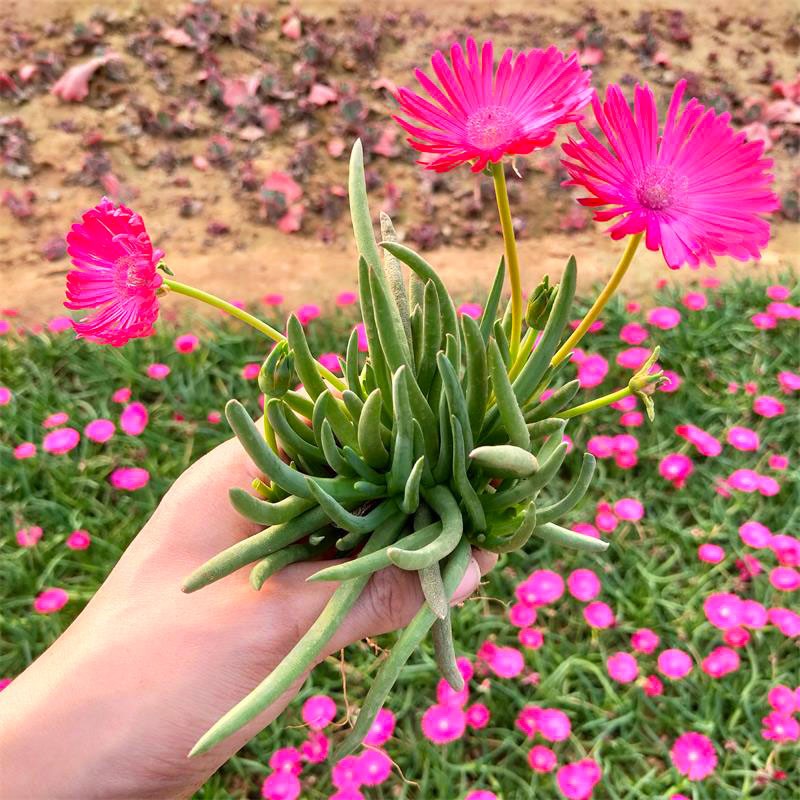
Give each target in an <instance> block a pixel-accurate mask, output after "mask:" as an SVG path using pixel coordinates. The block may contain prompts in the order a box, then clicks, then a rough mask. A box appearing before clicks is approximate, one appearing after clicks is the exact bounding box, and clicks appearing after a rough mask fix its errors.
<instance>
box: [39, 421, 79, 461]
mask: <svg viewBox="0 0 800 800" xmlns="http://www.w3.org/2000/svg"><path fill="white" fill-rule="evenodd" d="M80 439H81V435H80V434H79V433H78V431H76V430H75V428H58V429H57V430H54V431H50V433H48V434H47V436H45V437H44V439H43V440H42V450H44V451H45V452H47V453H52V454H53V455H59V456H60V455H63V454H64V453H69V451H70V450H73V449H74V448H75V447H77V446H78V442H79V441H80Z"/></svg>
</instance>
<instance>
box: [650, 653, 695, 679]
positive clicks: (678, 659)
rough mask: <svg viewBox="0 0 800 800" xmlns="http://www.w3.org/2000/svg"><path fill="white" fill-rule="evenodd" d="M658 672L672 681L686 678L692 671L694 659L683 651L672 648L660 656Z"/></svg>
mask: <svg viewBox="0 0 800 800" xmlns="http://www.w3.org/2000/svg"><path fill="white" fill-rule="evenodd" d="M657 664H658V671H659V672H660V673H661V674H662V675H665V676H666V677H667V678H672V680H676V681H677V680H680V679H681V678H685V677H686V676H687V675H688V674H689V673H690V672H691V671H692V657H691V656H690V655H689V654H688V653H685V652H684V651H683V650H678V649H677V648H670V649H669V650H662V651H661V652H660V653H659V654H658V661H657Z"/></svg>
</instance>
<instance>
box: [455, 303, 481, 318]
mask: <svg viewBox="0 0 800 800" xmlns="http://www.w3.org/2000/svg"><path fill="white" fill-rule="evenodd" d="M456 311H457V312H458V313H459V314H466V316H468V317H472V319H480V318H481V315H482V314H483V308H481V306H479V305H478V304H477V303H462V304H461V305H460V306H459V307H458V308H457V309H456Z"/></svg>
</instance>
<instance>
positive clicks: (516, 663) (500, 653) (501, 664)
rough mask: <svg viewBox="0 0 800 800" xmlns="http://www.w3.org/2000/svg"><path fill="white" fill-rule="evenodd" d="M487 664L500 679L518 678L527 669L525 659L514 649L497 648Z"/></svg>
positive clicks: (493, 650)
mask: <svg viewBox="0 0 800 800" xmlns="http://www.w3.org/2000/svg"><path fill="white" fill-rule="evenodd" d="M486 663H487V664H488V666H489V669H490V670H491V671H492V672H493V673H494V674H495V675H497V677H498V678H516V677H517V675H519V674H520V673H521V672H522V670H523V669H525V659H524V658H523V656H522V653H520V651H519V650H517V649H516V648H514V647H495V648H493V649H492V653H491V656H490V657H489V658H488V659H487V661H486Z"/></svg>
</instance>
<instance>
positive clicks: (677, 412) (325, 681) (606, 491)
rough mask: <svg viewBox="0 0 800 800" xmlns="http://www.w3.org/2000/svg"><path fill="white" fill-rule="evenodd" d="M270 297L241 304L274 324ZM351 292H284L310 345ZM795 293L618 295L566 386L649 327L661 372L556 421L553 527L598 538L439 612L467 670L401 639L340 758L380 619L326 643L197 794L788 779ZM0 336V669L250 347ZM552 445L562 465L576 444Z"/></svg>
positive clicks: (46, 625)
mask: <svg viewBox="0 0 800 800" xmlns="http://www.w3.org/2000/svg"><path fill="white" fill-rule="evenodd" d="M704 274H706V275H708V274H709V273H704ZM753 274H754V276H755V275H757V273H753ZM465 299H468V298H465ZM281 302H282V300H281V298H280V296H278V295H268V296H266V297H264V298H262V301H261V305H262V310H263V306H264V305H266V306H267V312H268V316H269V318H270V319H271V321H272V322H274V323H275V324H276V325H277V326H278V327H281V326H282V325H283V321H284V319H285V316H286V313H287V312H288V310H289V309H287V308H284V307H282V305H281ZM354 302H355V297H354V296H353V295H352V293H343V294H342V295H340V296H339V297H338V298H337V302H336V304H335V306H333V305H332V308H331V309H330V310H324V311H321V310H320V309H318V308H317V307H316V306H313V305H307V306H303V307H302V309H291V310H294V311H295V312H296V313H298V317H299V318H300V319H301V321H302V322H303V324H304V325H305V326H306V331H307V334H308V337H309V341H310V343H311V345H312V347H313V348H314V351H315V354H316V355H317V356H319V358H320V360H321V361H323V363H325V365H326V366H327V367H328V368H330V369H334V368H336V367H337V361H336V358H335V355H336V354H337V353H341V352H342V349H343V348H344V345H345V343H346V340H347V336H348V335H349V333H350V331H351V330H352V327H353V325H354V324H356V322H357V319H356V313H357V312H356V306H355V305H354ZM799 306H800V290H798V289H797V277H796V275H794V274H791V273H786V274H784V275H782V276H781V277H780V278H779V279H777V280H775V281H772V282H770V281H768V280H766V278H763V277H748V278H743V279H742V280H741V281H740V282H738V283H732V284H724V285H721V286H718V285H717V284H716V282H715V281H714V280H713V279H706V280H704V281H701V282H699V283H698V284H697V285H696V286H695V287H692V289H691V290H690V291H689V292H685V291H684V290H682V293H679V292H678V291H677V290H676V289H671V288H669V287H662V288H659V289H658V290H657V291H656V293H655V295H654V297H653V299H652V301H651V302H650V303H648V304H647V306H645V307H639V305H638V304H637V303H630V304H627V305H626V304H625V302H624V300H622V299H619V298H618V299H617V301H616V302H615V303H612V304H611V305H610V306H609V308H608V309H607V310H606V312H605V314H604V316H603V318H602V320H603V322H602V323H601V324H596V326H595V330H594V331H593V333H592V335H591V336H590V337H588V338H587V339H586V340H584V341H585V344H586V349H585V350H583V351H576V353H575V354H574V355H573V361H574V365H573V367H574V370H575V372H576V373H577V376H578V377H579V378H580V380H581V383H582V385H583V386H584V388H587V389H590V390H591V391H592V392H593V393H594V395H595V396H600V395H602V394H606V393H608V392H610V391H613V390H614V389H617V388H619V387H621V386H625V385H626V384H627V382H628V379H629V378H630V376H631V374H632V371H633V370H636V369H638V368H639V367H640V366H641V365H642V363H643V362H644V360H645V359H646V358H647V356H648V354H649V352H650V350H651V349H652V348H653V347H655V346H656V345H658V346H660V348H661V354H660V363H661V366H662V367H663V368H664V369H665V370H666V371H667V375H668V377H669V379H670V380H669V382H668V383H666V384H665V385H663V386H661V387H659V390H658V391H657V392H656V397H655V405H656V417H655V422H654V423H652V424H650V423H648V421H647V419H646V417H645V414H644V409H643V408H642V407H641V405H639V406H637V405H636V403H637V402H638V401H636V399H635V398H632V397H628V398H625V400H623V401H621V402H620V403H618V404H615V405H616V407H612V408H607V409H605V410H603V411H602V412H600V414H598V415H595V416H593V417H592V418H591V419H592V423H591V426H590V425H589V424H587V423H585V422H583V421H582V418H580V417H578V418H577V419H575V420H573V421H571V422H570V425H569V426H568V428H567V432H568V434H569V436H570V437H571V438H572V440H573V441H574V442H575V443H576V445H579V447H577V448H576V449H579V450H582V449H584V448H585V449H588V450H589V451H590V452H592V453H593V454H594V455H595V456H596V457H597V458H598V459H599V462H600V463H599V465H598V469H599V476H598V479H597V481H596V483H595V485H594V486H593V488H592V490H591V491H590V494H589V498H588V499H587V500H585V501H584V503H583V504H582V505H581V506H579V508H578V509H577V510H576V512H573V514H572V519H571V523H572V527H573V528H574V529H575V530H579V531H582V532H584V533H588V534H590V535H598V534H602V535H603V536H604V538H607V539H609V540H610V541H611V547H610V548H609V550H608V552H607V553H606V554H605V556H604V557H602V558H601V557H597V556H592V555H588V554H584V553H580V554H574V555H573V554H570V553H565V552H564V551H562V550H554V549H553V550H551V549H550V548H549V547H548V546H546V545H540V544H535V545H529V546H528V548H527V552H526V553H524V554H523V553H516V554H512V555H510V556H505V557H504V558H503V560H502V561H501V563H500V564H499V566H498V567H497V569H495V571H494V572H493V573H492V574H491V575H489V576H488V578H487V579H486V582H485V585H484V586H483V587H482V591H481V592H480V594H479V596H478V597H473V598H471V599H470V600H468V601H467V602H466V603H465V605H464V607H463V608H462V609H460V610H459V613H458V614H456V615H454V616H453V626H454V635H455V638H456V642H457V652H458V655H459V656H460V657H461V661H460V666H461V667H462V671H463V673H464V675H465V677H466V678H468V682H467V685H468V690H466V691H465V692H463V693H460V694H456V693H454V692H453V691H452V690H451V689H449V687H447V686H446V684H445V683H444V682H443V681H442V682H441V683H439V684H438V685H437V679H436V677H435V676H436V674H437V672H436V668H435V665H434V661H433V657H432V654H431V653H430V652H429V651H427V650H423V655H422V657H418V658H417V659H416V660H414V661H412V663H411V664H410V665H409V667H408V668H407V669H406V671H405V672H404V673H403V676H402V678H401V680H400V683H399V684H398V686H397V687H396V689H395V690H394V692H393V694H392V696H391V701H390V703H389V705H388V706H387V708H386V709H385V710H384V712H383V713H382V714H381V715H380V716H379V718H378V721H377V722H376V725H375V726H374V727H373V730H372V731H371V733H370V736H369V738H368V747H366V748H364V749H362V750H361V751H360V752H359V754H357V755H356V756H350V757H348V758H346V759H344V760H343V761H341V762H339V763H338V764H331V763H329V762H328V760H327V753H328V749H329V744H332V743H334V742H335V741H336V740H337V739H338V738H340V737H341V735H342V733H343V731H344V730H347V729H348V728H349V723H348V708H349V705H352V706H353V708H357V707H358V706H359V705H360V702H361V700H362V699H363V696H364V695H365V693H366V691H367V689H368V688H369V685H370V680H371V676H372V675H373V674H374V671H375V670H376V668H377V667H376V661H375V659H374V654H375V652H378V653H380V651H381V648H382V647H384V646H386V645H388V644H389V643H390V639H391V637H385V640H384V639H379V640H377V641H375V642H364V643H362V644H360V645H359V646H357V647H353V648H350V649H349V650H348V651H347V652H346V653H345V654H344V660H343V661H339V660H338V659H333V658H331V659H328V661H327V662H326V663H325V664H323V665H322V666H321V667H320V668H318V669H317V670H316V671H315V672H314V674H313V675H312V677H311V678H310V679H309V681H308V683H307V684H306V686H305V687H304V689H303V691H302V693H301V697H300V699H299V700H298V701H297V702H295V703H294V704H293V706H291V707H290V710H289V711H288V712H287V713H286V714H285V715H284V716H283V717H282V718H281V719H280V721H279V723H277V724H275V725H273V726H272V727H271V728H270V729H268V730H266V731H264V732H263V733H261V734H260V735H259V736H258V737H257V738H256V739H255V740H254V741H253V742H251V744H250V745H249V746H248V747H246V748H245V749H244V750H242V751H241V752H240V754H239V756H237V757H236V758H234V759H232V760H231V761H230V762H229V763H228V764H227V765H226V766H225V767H224V768H223V769H222V770H220V771H219V772H218V773H217V774H216V775H215V776H214V778H213V779H212V780H211V781H209V782H208V783H207V784H206V786H205V787H204V788H203V789H202V790H201V791H200V792H198V794H197V795H196V796H197V797H200V798H215V800H216V799H217V798H219V799H220V800H222V798H228V797H231V798H245V797H247V798H255V797H259V796H262V795H263V796H264V797H266V798H268V800H293V798H297V797H302V798H308V799H309V800H318V799H319V798H329V797H335V798H336V799H337V800H357V799H358V798H362V797H363V798H376V799H377V798H390V797H391V798H425V800H428V799H431V800H433V799H434V798H447V799H452V798H457V800H464V799H465V798H469V800H493V798H500V800H517V798H529V797H534V796H535V797H542V798H550V797H553V798H558V797H566V798H569V800H584V799H585V798H590V797H591V798H614V799H620V800H621V798H642V797H647V798H672V799H673V800H681V798H693V800H712V798H713V800H717V798H719V799H720V800H728V799H730V800H733V798H742V797H759V798H775V800H779V799H780V798H792V797H798V796H800V772H799V771H798V768H797V762H798V754H799V753H800V748H799V747H798V743H799V742H800V722H799V721H798V720H800V688H799V687H798V682H800V653H798V642H799V641H800V613H798V612H799V611H800V603H798V598H800V532H799V531H798V528H799V526H800V510H798V508H799V507H800V481H798V475H800V471H799V470H798V462H799V461H800V454H798V434H797V431H798V426H799V425H800V405H799V404H798V396H799V394H800V374H798V373H800V344H798V342H799V341H800V336H798V322H800V307H799ZM461 311H462V313H473V314H474V313H476V312H479V311H480V309H479V308H476V307H475V305H474V304H471V303H465V304H464V305H463V306H462V307H461ZM0 333H2V335H0V476H1V477H0V487H2V495H1V496H0V521H1V523H2V528H1V529H0V530H2V534H1V535H0V679H2V682H1V683H0V686H4V685H6V684H7V682H8V681H9V680H13V678H14V676H15V675H17V674H18V673H20V672H21V671H22V670H23V669H25V667H26V666H27V665H28V664H29V663H30V662H31V661H32V660H33V659H34V658H36V657H37V656H38V655H39V654H40V653H41V652H42V651H43V650H44V649H45V648H46V647H47V646H48V645H49V643H50V642H52V641H53V640H54V639H55V638H56V637H57V636H58V635H59V633H60V632H61V631H62V630H63V629H64V628H65V627H66V626H67V625H68V624H69V622H70V621H71V620H72V619H73V618H74V617H75V615H76V614H77V613H78V612H79V611H80V610H81V608H82V607H83V605H84V604H85V603H86V602H87V601H88V600H89V598H90V597H91V596H92V594H93V592H94V591H95V590H96V589H97V587H98V586H99V584H100V583H101V582H102V581H103V579H104V577H105V576H106V575H107V573H108V572H109V570H110V569H111V567H112V566H113V564H114V563H115V562H116V560H117V559H118V558H119V556H120V554H121V553H122V551H123V550H124V548H125V546H126V545H127V543H128V542H129V541H130V539H131V538H132V537H133V536H134V535H135V534H136V532H137V530H138V529H139V528H140V527H141V525H142V524H143V522H144V520H145V519H146V518H147V516H148V515H149V514H150V513H151V511H152V510H153V508H154V507H155V505H156V504H157V502H158V500H159V498H160V497H161V496H162V495H163V494H164V492H165V491H166V490H167V488H168V487H169V485H170V484H171V482H172V481H173V480H174V479H175V478H176V477H177V476H178V475H179V474H180V473H181V472H182V471H183V470H184V469H185V468H186V467H187V466H188V465H189V464H190V463H191V462H193V461H194V460H195V459H196V458H198V457H199V456H200V455H202V454H203V453H205V452H206V451H207V450H209V449H210V448H211V447H213V446H214V445H216V444H218V443H219V442H221V441H222V440H224V439H225V438H227V437H228V436H229V432H228V430H227V425H226V423H225V422H224V418H223V417H222V414H221V411H222V406H223V403H224V400H225V399H227V398H228V397H229V396H233V397H238V398H240V399H241V400H242V401H243V402H245V404H246V405H247V406H248V409H249V410H250V412H251V413H253V414H255V413H257V411H258V397H259V395H258V387H257V383H256V380H255V379H256V377H257V374H258V367H259V365H260V363H261V361H262V360H263V357H264V355H265V354H264V350H263V347H264V345H263V340H260V339H257V338H256V335H255V334H254V333H251V332H250V331H247V330H244V329H243V328H241V327H239V326H237V325H236V324H229V323H227V322H222V321H219V322H217V321H215V320H213V319H209V318H199V317H192V318H183V319H182V320H181V321H180V323H179V324H176V323H171V324H169V325H162V326H160V327H159V328H158V330H157V333H156V334H155V335H154V336H152V337H150V338H148V339H143V340H137V341H135V342H132V343H131V344H130V345H128V346H127V347H126V348H125V349H124V350H115V349H113V348H97V347H95V346H93V345H91V344H87V343H83V342H79V341H75V340H74V338H73V335H72V333H71V331H70V330H69V323H68V322H66V320H64V319H63V318H61V319H56V320H51V321H50V323H48V324H46V325H44V326H42V330H37V331H31V330H25V331H20V330H18V326H17V320H16V318H15V317H14V316H13V312H12V313H11V314H10V315H6V316H4V317H0ZM609 352H619V356H618V357H617V360H616V363H608V362H607V361H606V360H605V358H604V357H603V356H602V355H601V354H602V353H609ZM231 364H235V365H238V369H236V370H232V369H231ZM573 367H571V368H570V369H572V368H573ZM571 377H572V375H567V378H571ZM632 401H634V402H632ZM566 464H567V466H566V469H564V470H563V475H562V476H561V479H562V481H563V485H567V484H568V482H569V480H570V477H571V476H570V474H569V473H575V472H577V469H578V466H579V465H578V463H577V457H576V456H571V457H568V460H567V462H566ZM563 485H562V486H563ZM559 488H562V487H559ZM426 646H427V645H426ZM379 662H380V659H378V663H379ZM343 678H344V679H345V682H344V684H343ZM343 685H344V686H346V691H345V690H344V689H343Z"/></svg>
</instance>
